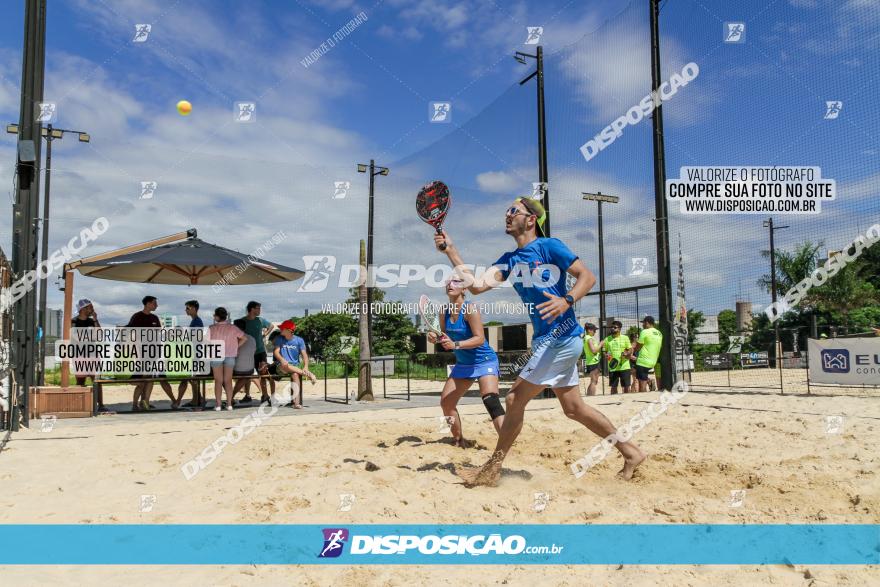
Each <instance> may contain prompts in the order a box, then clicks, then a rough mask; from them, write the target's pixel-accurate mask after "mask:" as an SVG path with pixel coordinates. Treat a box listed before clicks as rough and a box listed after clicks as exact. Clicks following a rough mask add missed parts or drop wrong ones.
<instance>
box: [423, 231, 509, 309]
mask: <svg viewBox="0 0 880 587" xmlns="http://www.w3.org/2000/svg"><path fill="white" fill-rule="evenodd" d="M441 244H442V245H445V246H446V248H445V249H441V248H440V245H441ZM434 246H436V247H437V250H438V251H441V252H443V253H446V256H447V257H449V261H450V263H452V265H453V267H455V270H456V272H458V273H459V274H461V276H462V278H463V279H464V280H465V281H466V282H467V283H469V284H471V285H469V286H468V291H469V292H471V293H472V294H474V295H477V294H481V293H483V292H486V291H489V290H490V289H492V288H493V287H496V286H498V285H500V284H501V283H502V282H503V281H504V280H505V279H507V276H505V275H504V274H503V273H502V272H501V270H500V269H498V268H497V267H490V268H489V269H487V270H486V272H485V273H484V274H483V276H482V277H481V278H479V279H478V278H477V277H476V276H475V275H474V272H473V271H471V269H470V267H468V266H467V265H465V263H464V261H463V260H462V258H461V255H460V254H459V253H458V248H457V247H456V246H455V244H454V243H453V242H452V239H451V238H449V235H448V234H447V233H446V231H445V230H443V231H441V232H438V233H437V234H435V235H434Z"/></svg>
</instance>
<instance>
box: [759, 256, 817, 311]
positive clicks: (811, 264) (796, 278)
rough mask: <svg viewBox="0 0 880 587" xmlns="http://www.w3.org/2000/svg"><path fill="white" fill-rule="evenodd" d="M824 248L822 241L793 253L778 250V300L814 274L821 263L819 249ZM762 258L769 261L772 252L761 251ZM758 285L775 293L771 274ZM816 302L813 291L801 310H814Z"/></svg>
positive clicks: (803, 299) (764, 277)
mask: <svg viewBox="0 0 880 587" xmlns="http://www.w3.org/2000/svg"><path fill="white" fill-rule="evenodd" d="M823 246H824V243H823V242H822V241H819V242H818V243H817V244H815V245H814V244H813V243H812V242H810V241H807V242H804V243H801V244H800V245H798V246H797V248H795V250H794V252H793V253H790V252H788V251H785V250H783V249H776V293H777V299H779V298H781V297H782V296H783V295H784V294H785V293H786V292H787V291H789V290H791V289H793V288H794V286H795V285H797V284H798V283H800V282H801V281H803V280H804V279H805V278H806V277H808V276H809V275H810V274H811V273H812V272H813V270H814V269H815V268H816V266H817V265H818V263H819V249H820V248H822V247H823ZM761 256H762V257H764V258H765V259H769V258H770V251H761ZM758 285H760V286H761V287H762V288H763V289H764V290H765V291H767V292H771V291H773V282H772V279H771V277H770V274H769V273H768V274H765V275H763V276H761V278H760V279H759V280H758ZM816 302H817V299H816V292H815V291H812V290H811V291H809V292H807V294H806V295H805V296H804V297H803V298H802V299H801V302H800V304H799V309H800V310H809V309H812V308H813V307H814V306H815V305H816Z"/></svg>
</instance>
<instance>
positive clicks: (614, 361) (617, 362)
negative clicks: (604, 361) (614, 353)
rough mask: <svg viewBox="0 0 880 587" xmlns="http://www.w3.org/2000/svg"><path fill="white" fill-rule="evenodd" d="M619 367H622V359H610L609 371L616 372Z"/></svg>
mask: <svg viewBox="0 0 880 587" xmlns="http://www.w3.org/2000/svg"><path fill="white" fill-rule="evenodd" d="M619 365H620V359H615V358H614V357H611V358H610V359H608V370H609V371H614V370H615V369H617V367H618V366H619Z"/></svg>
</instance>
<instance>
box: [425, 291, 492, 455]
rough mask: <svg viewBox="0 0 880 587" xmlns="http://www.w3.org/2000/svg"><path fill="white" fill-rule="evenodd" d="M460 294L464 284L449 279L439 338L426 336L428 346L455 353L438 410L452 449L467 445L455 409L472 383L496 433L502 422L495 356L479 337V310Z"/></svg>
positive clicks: (481, 337)
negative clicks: (437, 346) (442, 418)
mask: <svg viewBox="0 0 880 587" xmlns="http://www.w3.org/2000/svg"><path fill="white" fill-rule="evenodd" d="M464 292H465V286H464V281H463V280H462V279H461V278H460V277H458V276H456V275H453V276H452V278H451V279H450V280H449V281H448V282H447V283H446V295H447V296H449V305H448V306H445V307H444V308H443V309H442V310H441V312H440V330H442V331H443V335H442V337H437V335H435V334H434V333H433V332H430V333H428V339H429V340H430V341H431V342H433V343H435V344H436V343H439V344H440V345H441V346H442V347H443V348H444V349H445V350H447V351H453V352H454V353H455V366H454V367H453V368H452V372H451V373H450V374H449V379H447V380H446V385H444V386H443V392H442V393H441V394H440V408H441V409H442V410H443V416H444V417H445V418H446V420H447V422H449V427H450V428H451V432H452V438H453V439H454V441H455V445H456V446H460V447H462V448H465V447H466V445H467V443H466V441H465V439H464V436H463V435H462V431H461V417H460V416H459V414H458V408H457V407H456V406H458V400H460V399H461V398H462V396H463V395H464V394H465V393H467V390H468V389H470V388H471V385H473V383H474V380H475V379H476V380H477V381H478V385H479V386H480V395H481V396H482V397H483V405H484V406H485V407H486V411H487V412H489V418H491V419H492V424H493V425H494V426H495V431H496V432H498V431H500V430H501V425H502V423H503V422H504V408H503V407H502V406H501V400H500V399H499V398H498V356H497V355H496V354H495V351H493V350H492V347H490V346H489V343H488V342H487V341H486V336H485V335H484V334H483V319H482V317H481V316H480V310H479V308H477V307H476V305H474V304H472V303H470V302H468V301H467V300H465V299H464Z"/></svg>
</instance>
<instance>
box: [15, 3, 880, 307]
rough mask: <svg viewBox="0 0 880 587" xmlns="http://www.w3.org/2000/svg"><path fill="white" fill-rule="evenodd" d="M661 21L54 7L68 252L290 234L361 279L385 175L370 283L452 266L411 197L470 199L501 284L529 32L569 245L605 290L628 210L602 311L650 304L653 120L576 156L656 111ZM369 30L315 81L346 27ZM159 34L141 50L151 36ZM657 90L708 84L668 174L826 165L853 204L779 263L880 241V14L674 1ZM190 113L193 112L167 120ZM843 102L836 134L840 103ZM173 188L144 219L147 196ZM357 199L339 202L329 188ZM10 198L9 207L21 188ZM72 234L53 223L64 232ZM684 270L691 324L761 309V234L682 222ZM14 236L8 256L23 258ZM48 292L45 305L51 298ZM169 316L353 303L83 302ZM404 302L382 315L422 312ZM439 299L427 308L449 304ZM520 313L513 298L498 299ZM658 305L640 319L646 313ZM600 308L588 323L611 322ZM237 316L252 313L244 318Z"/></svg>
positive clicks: (316, 9) (550, 14)
mask: <svg viewBox="0 0 880 587" xmlns="http://www.w3.org/2000/svg"><path fill="white" fill-rule="evenodd" d="M22 6H23V2H7V3H6V6H5V8H6V11H5V14H6V16H7V18H4V19H3V22H2V23H0V76H2V77H0V114H2V116H3V117H4V118H5V119H7V120H8V121H17V119H18V106H19V99H18V85H19V82H20V77H21V72H20V67H21V56H20V51H21V45H22V38H21V35H22V21H23V7H22ZM646 6H647V2H642V1H634V2H631V3H626V2H620V1H617V2H610V1H607V2H600V1H597V2H565V1H562V2H505V3H501V2H498V3H496V2H492V1H477V0H461V1H457V2H445V3H442V4H438V3H436V2H429V1H426V0H385V1H384V2H366V3H358V2H350V1H347V0H335V1H325V2H306V1H305V0H300V1H299V2H254V3H248V4H243V3H240V2H186V3H182V2H174V1H168V2H159V1H135V0H126V1H119V2H109V1H107V2H103V1H98V2H93V1H87V0H68V1H63V2H62V1H57V0H56V1H54V2H51V3H50V6H49V11H48V30H47V39H48V42H47V59H46V63H47V79H46V93H45V99H46V100H47V101H56V102H57V103H58V112H59V119H58V123H57V124H58V125H61V126H63V127H65V128H72V129H76V130H86V131H89V132H90V133H91V135H92V137H93V142H92V143H91V144H90V145H81V144H78V143H77V142H76V141H74V140H70V139H65V140H64V141H61V142H57V143H56V144H55V147H54V155H55V156H54V163H55V171H54V175H53V190H52V195H53V207H52V210H53V225H52V234H51V245H50V246H51V248H53V249H54V248H57V247H60V246H61V245H62V244H63V243H64V242H66V241H67V240H68V239H69V238H70V236H72V235H73V234H74V233H76V232H78V231H79V230H80V228H82V227H83V226H87V225H89V224H91V221H92V220H93V219H94V218H95V217H96V216H97V215H100V214H107V215H108V219H109V220H110V223H111V229H110V231H108V233H107V234H106V235H104V236H103V237H102V238H101V240H99V241H98V242H96V243H95V244H94V245H93V247H92V248H91V249H90V250H89V253H92V252H94V253H97V252H101V251H104V250H108V249H112V248H116V247H119V246H123V245H126V244H130V243H132V242H140V241H144V240H147V239H150V238H155V237H158V236H162V235H165V234H169V233H172V232H175V231H177V230H180V229H182V228H186V227H189V226H196V227H197V228H198V229H199V234H200V236H202V237H203V238H205V239H206V240H209V241H212V242H217V243H219V244H222V245H224V246H228V247H231V248H236V249H238V250H241V251H244V252H249V251H251V250H253V249H254V248H255V247H256V246H258V245H259V244H260V243H262V242H263V241H265V240H266V239H267V238H270V237H271V235H272V234H274V233H275V232H276V231H277V230H279V229H284V230H285V231H286V232H287V233H288V234H289V235H290V236H289V237H288V238H287V239H286V240H285V241H284V243H283V244H282V245H281V246H279V247H278V248H276V249H275V250H273V251H272V254H270V255H267V256H268V257H269V258H270V259H272V260H275V261H278V262H280V263H284V264H287V265H293V266H295V267H300V268H302V256H303V255H318V254H328V255H333V256H335V257H337V259H338V261H339V263H348V262H355V261H356V256H357V241H358V239H360V238H364V236H365V232H366V219H365V211H366V188H367V178H366V176H364V175H359V174H357V173H355V164H356V163H358V162H366V161H368V160H369V159H370V158H371V157H373V158H376V159H377V161H378V162H379V163H380V164H383V165H388V166H389V167H391V168H392V173H391V175H390V176H389V177H387V178H386V177H379V178H377V187H378V191H377V207H376V210H377V233H376V234H377V238H376V245H375V246H376V261H377V262H378V263H391V262H400V263H427V264H433V263H439V262H442V261H443V259H444V258H443V257H440V256H439V255H437V253H435V252H433V251H432V250H431V247H430V230H429V229H428V228H427V227H425V226H423V225H420V223H419V222H418V221H417V220H416V219H415V215H414V214H413V213H412V209H411V208H412V199H413V197H412V196H413V195H414V193H415V191H416V190H417V189H418V187H419V186H420V185H421V183H424V182H425V181H428V180H430V179H435V178H441V179H444V180H445V181H447V182H448V183H450V185H452V186H453V191H454V204H453V210H452V212H451V213H450V217H449V220H448V226H449V229H450V231H451V233H452V235H453V236H454V237H455V238H456V241H457V242H458V244H459V246H460V248H462V250H463V253H464V254H465V258H466V260H468V261H472V262H475V263H484V264H488V263H491V262H492V261H494V260H495V259H496V258H497V256H498V255H499V254H500V252H502V251H503V250H506V249H508V248H510V242H509V239H508V238H507V237H506V236H505V235H504V234H503V232H502V230H501V222H502V220H503V218H502V217H501V214H502V211H503V209H504V204H505V203H506V202H507V201H508V200H509V199H510V198H511V196H513V195H520V194H522V193H525V192H527V191H530V190H531V182H532V181H536V180H537V163H536V150H535V136H536V133H535V116H534V108H535V102H534V100H535V91H534V81H531V82H529V83H527V84H526V85H525V86H522V87H520V86H518V85H517V82H518V80H519V79H521V78H522V77H524V76H525V75H527V74H528V73H529V72H530V71H531V65H529V66H522V65H520V64H518V63H517V62H516V61H514V59H513V58H512V54H513V52H514V51H516V50H524V51H531V50H532V49H533V47H531V46H527V45H524V44H523V43H524V41H525V39H526V27H528V26H542V27H544V35H543V38H542V44H543V45H544V48H545V53H546V55H547V57H546V67H547V83H546V93H547V117H548V144H549V149H550V152H549V158H550V186H551V187H550V192H551V215H552V218H553V220H554V227H553V230H554V235H556V236H559V237H561V238H563V239H565V240H566V241H567V242H568V243H569V244H570V246H571V247H572V248H573V249H575V251H576V252H578V254H580V255H581V256H582V257H583V258H584V260H585V261H586V262H587V264H588V266H591V267H593V268H594V269H595V267H596V237H595V219H594V214H595V212H594V208H592V207H590V205H589V204H587V203H584V202H581V201H580V192H581V191H596V190H601V191H603V192H605V193H612V194H616V195H619V196H621V198H622V201H621V204H618V205H617V206H616V207H614V208H609V209H608V210H607V213H606V224H605V231H606V242H607V243H608V246H607V247H606V255H607V259H608V263H607V272H608V278H609V287H625V286H629V285H640V284H646V283H650V282H651V281H652V280H653V279H656V275H655V274H654V272H653V270H652V271H651V272H649V273H648V274H645V275H642V276H638V277H634V276H630V275H629V274H628V272H629V269H628V266H629V263H630V259H631V258H632V257H648V258H649V259H651V263H652V267H653V258H654V253H653V240H654V237H653V230H654V228H653V227H654V225H653V222H652V217H653V184H652V182H653V178H652V167H651V165H652V163H651V142H650V137H651V134H650V132H651V126H650V120H648V119H645V120H643V121H642V122H641V123H640V124H639V125H637V126H634V127H628V128H627V129H626V130H625V132H624V135H623V136H622V137H620V138H619V139H618V140H617V141H615V142H614V144H613V145H612V146H611V147H609V148H608V149H606V150H605V151H603V152H602V153H601V154H600V155H599V156H597V157H596V158H594V159H592V160H591V161H590V162H586V161H585V160H584V159H583V157H582V155H581V154H580V152H579V150H578V149H579V147H580V146H581V145H582V144H583V143H584V142H586V141H587V140H588V139H590V138H592V137H593V136H594V135H595V134H597V133H598V132H599V131H600V130H601V129H602V128H603V127H604V126H606V125H608V124H609V123H610V122H611V121H612V120H614V119H615V118H617V117H618V116H620V115H622V114H623V113H625V112H626V110H627V109H629V108H630V107H631V106H632V105H634V104H637V103H638V101H639V99H640V98H641V97H642V96H644V95H645V94H646V93H647V91H648V90H649V89H650V87H649V84H650V78H649V69H648V68H649V54H648V18H647V16H648V15H647V8H646ZM361 12H363V13H364V14H365V15H366V17H367V20H366V22H364V23H363V24H361V25H360V26H359V27H358V28H356V29H355V30H354V31H352V32H351V34H349V35H348V36H347V37H345V38H344V39H342V40H341V41H339V42H337V43H336V44H335V46H334V47H333V48H332V49H331V50H329V51H328V52H327V53H326V54H324V55H323V56H321V57H320V59H318V60H317V61H316V62H315V63H313V64H312V65H310V66H309V67H304V66H303V65H302V64H301V60H302V59H304V58H305V57H306V55H308V54H309V53H310V52H311V51H313V50H315V49H316V48H318V47H319V46H320V44H321V42H322V41H324V40H326V39H327V38H328V37H331V36H332V35H333V33H334V32H336V31H337V30H338V29H340V28H341V27H342V26H343V25H344V24H345V23H346V22H348V21H349V20H350V19H351V18H353V17H354V16H355V15H357V14H359V13H361ZM726 21H742V22H745V23H746V37H745V42H744V43H742V44H725V43H723V33H724V22H726ZM136 23H150V24H151V25H152V31H151V33H150V36H149V38H148V40H147V41H146V42H145V43H132V42H131V40H132V38H133V36H134V25H135V24H136ZM661 33H662V48H663V77H664V78H665V79H666V78H668V77H669V76H670V75H671V74H672V73H673V72H676V71H680V70H681V67H682V66H683V65H684V64H685V63H688V62H690V61H693V62H695V63H697V64H698V65H699V67H700V75H699V76H698V77H697V79H696V80H694V81H693V82H692V83H691V84H689V85H688V86H687V87H685V88H682V89H681V91H680V92H679V93H678V94H677V95H676V96H675V97H674V98H673V99H672V100H671V101H670V102H668V103H667V104H666V105H664V117H665V122H666V131H667V141H666V147H667V171H668V175H669V177H671V178H673V177H677V176H678V169H679V167H680V166H682V165H818V166H821V167H822V170H823V175H824V176H826V177H831V178H834V179H835V180H836V181H837V184H838V190H839V196H838V200H837V201H836V202H833V203H831V204H827V205H826V206H825V208H824V210H823V213H822V214H821V215H818V216H815V217H812V216H811V217H806V216H789V217H782V218H779V219H777V220H779V221H784V222H785V223H786V224H789V225H790V226H791V228H790V229H788V230H786V231H782V232H780V233H779V245H780V246H783V247H785V246H792V245H793V244H795V243H797V242H800V241H803V240H806V239H812V240H814V241H815V240H820V239H821V240H824V241H825V242H826V244H827V246H828V247H829V248H834V247H836V246H840V245H841V244H842V243H844V242H848V241H849V240H852V238H854V237H855V236H856V234H858V232H859V231H860V230H862V231H864V229H866V228H867V227H868V226H870V224H872V223H874V222H877V221H878V220H880V204H878V200H877V198H876V195H877V191H878V188H880V171H878V167H880V166H878V162H880V140H878V137H880V119H878V117H877V116H876V110H875V108H873V106H874V95H875V94H876V90H877V89H878V83H877V82H878V73H877V72H880V8H878V6H877V3H876V2H871V1H869V0H846V1H842V2H826V1H820V0H815V1H810V0H775V1H770V2H767V1H764V2H758V1H724V2H722V1H720V0H719V1H703V0H700V1H696V0H667V1H666V2H664V4H663V9H662V12H661ZM180 99H187V100H189V101H190V102H192V104H193V113H192V114H191V115H190V116H188V117H181V116H179V115H178V114H177V113H176V111H175V108H174V106H175V104H176V103H177V101H178V100H180ZM434 100H442V101H446V100H448V101H450V102H451V103H452V123H451V124H432V123H430V122H429V121H428V111H429V104H428V103H429V102H430V101H434ZM826 100H841V101H842V102H843V103H844V106H843V110H842V113H841V116H840V117H839V118H838V119H837V120H824V119H823V115H824V113H825V101H826ZM235 101H254V102H255V103H256V104H257V117H256V122H255V123H253V124H237V123H234V122H233V117H232V107H233V102H235ZM13 164H14V140H13V138H12V136H11V135H10V136H7V139H6V140H4V141H0V183H2V185H4V186H11V185H12V181H13V177H12V170H13ZM144 180H154V181H157V182H158V183H159V187H158V189H157V192H156V196H155V197H154V198H153V199H152V200H140V199H138V195H139V191H138V186H139V182H140V181H144ZM340 180H343V181H351V185H352V187H351V190H350V191H349V194H348V195H347V197H346V198H344V199H333V192H334V190H333V185H334V184H333V182H334V181H340ZM7 191H8V193H10V194H11V188H7ZM56 214H57V216H56ZM670 217H671V224H672V228H671V229H672V231H673V232H674V233H676V234H677V233H681V235H682V241H683V244H684V248H685V252H686V254H685V271H686V276H687V278H688V298H689V305H690V306H691V307H696V308H698V309H703V310H704V311H706V312H711V313H714V312H717V311H719V310H720V309H723V308H726V307H731V308H732V307H733V302H734V299H735V297H736V296H737V295H742V296H743V297H745V298H748V299H751V300H752V301H753V302H755V304H756V306H758V307H760V306H761V305H763V304H765V303H766V302H767V296H766V294H764V293H763V292H761V291H759V290H758V288H757V286H756V285H755V281H756V279H757V278H758V277H759V276H760V275H761V274H762V273H763V272H765V271H766V268H765V267H764V262H763V261H762V260H761V259H760V257H759V256H758V253H757V252H758V251H759V250H760V249H761V248H766V244H765V243H766V232H765V231H764V229H762V228H761V222H760V221H761V218H760V217H756V216H714V217H705V216H703V217H686V216H683V215H681V214H679V213H678V212H677V210H674V209H671V214H670ZM9 229H10V225H9V218H8V216H7V215H4V218H3V220H2V224H0V230H2V241H0V243H2V246H3V248H4V250H6V251H8V250H9V246H10V244H9V243H10V242H11V237H10V234H9ZM50 289H51V296H52V297H51V298H50V306H55V307H59V306H60V303H61V297H60V294H59V293H58V292H57V291H56V290H55V289H54V288H50ZM147 289H149V291H150V293H154V294H155V295H158V296H159V297H160V304H162V307H160V312H161V311H166V310H167V311H171V312H173V313H177V314H182V309H181V304H182V301H183V300H185V299H189V298H191V297H199V298H200V299H201V300H202V302H203V304H204V305H205V307H209V308H210V307H213V306H214V305H219V304H223V305H226V306H228V307H230V308H237V307H239V306H243V305H244V303H246V302H247V300H249V299H251V298H256V299H260V300H262V301H263V303H264V312H265V314H266V315H268V316H269V317H271V318H275V319H280V318H283V317H286V316H288V315H290V314H301V313H302V311H303V309H304V308H311V309H312V310H313V311H316V310H317V309H318V308H319V307H320V304H321V303H323V302H330V301H339V300H341V299H342V298H343V297H344V296H345V295H346V292H345V291H344V290H340V289H337V288H332V289H331V290H327V291H326V292H323V293H322V294H298V293H296V286H295V285H276V286H264V287H254V288H248V287H232V288H227V289H225V290H224V291H223V292H222V293H221V294H214V293H213V292H212V291H211V288H193V289H192V290H187V289H185V288H174V287H161V286H159V287H155V288H145V287H144V286H141V285H136V284H121V283H114V282H108V281H102V280H97V279H90V278H89V279H87V278H80V279H78V281H77V290H76V297H80V296H88V297H91V298H93V299H94V300H95V302H96V303H97V304H98V305H99V306H100V307H102V308H103V310H104V315H106V316H108V317H110V318H112V319H113V320H114V321H116V320H120V321H121V320H124V319H125V317H126V316H127V315H129V314H130V313H131V312H133V311H134V310H135V309H137V304H136V301H137V300H139V299H140V297H141V296H142V295H143V294H144V293H147V291H146V290H147ZM424 291H425V290H424V288H423V289H419V288H418V287H409V288H405V289H399V290H395V291H393V292H390V293H389V297H392V298H397V299H404V300H413V299H415V298H416V297H417V296H418V295H419V294H421V293H423V292H424ZM435 295H436V294H435ZM493 296H494V299H499V300H501V299H510V297H511V293H510V292H509V291H502V292H498V293H496V294H493ZM651 299H652V297H651V296H650V295H649V294H646V295H645V296H644V297H643V300H644V301H643V304H650V301H651ZM591 304H592V302H585V306H584V307H583V308H582V312H584V313H588V312H595V308H594V307H593V305H591ZM233 313H235V310H233Z"/></svg>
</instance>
